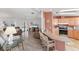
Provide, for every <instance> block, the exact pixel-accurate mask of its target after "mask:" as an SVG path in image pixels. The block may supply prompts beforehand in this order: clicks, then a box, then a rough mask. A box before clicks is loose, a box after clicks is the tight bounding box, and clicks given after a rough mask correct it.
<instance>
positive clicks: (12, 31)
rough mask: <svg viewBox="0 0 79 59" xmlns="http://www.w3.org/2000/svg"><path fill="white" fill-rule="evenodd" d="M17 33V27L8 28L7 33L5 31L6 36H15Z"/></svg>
mask: <svg viewBox="0 0 79 59" xmlns="http://www.w3.org/2000/svg"><path fill="white" fill-rule="evenodd" d="M15 33H17V32H16V29H15V27H7V28H6V31H5V34H6V35H10V34H15Z"/></svg>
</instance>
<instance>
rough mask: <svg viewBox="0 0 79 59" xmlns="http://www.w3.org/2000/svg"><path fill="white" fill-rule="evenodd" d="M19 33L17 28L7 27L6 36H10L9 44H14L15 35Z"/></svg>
mask: <svg viewBox="0 0 79 59" xmlns="http://www.w3.org/2000/svg"><path fill="white" fill-rule="evenodd" d="M15 33H17V32H16V29H15V27H7V28H6V30H5V34H6V35H7V36H8V42H9V44H12V43H13V34H15Z"/></svg>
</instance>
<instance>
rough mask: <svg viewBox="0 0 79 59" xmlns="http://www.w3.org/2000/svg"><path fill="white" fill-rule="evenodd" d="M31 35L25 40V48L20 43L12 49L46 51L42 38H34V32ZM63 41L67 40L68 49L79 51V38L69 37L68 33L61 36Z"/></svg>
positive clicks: (66, 47)
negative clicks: (42, 44)
mask: <svg viewBox="0 0 79 59" xmlns="http://www.w3.org/2000/svg"><path fill="white" fill-rule="evenodd" d="M28 36H29V37H28V38H26V39H25V40H24V42H23V45H24V50H23V49H22V46H21V44H20V46H19V47H16V48H14V49H12V51H44V49H43V48H42V46H41V42H40V39H35V38H33V34H32V33H29V35H28ZM60 37H61V39H62V40H63V41H65V50H66V51H79V40H75V39H72V38H68V37H67V36H66V35H61V36H60Z"/></svg>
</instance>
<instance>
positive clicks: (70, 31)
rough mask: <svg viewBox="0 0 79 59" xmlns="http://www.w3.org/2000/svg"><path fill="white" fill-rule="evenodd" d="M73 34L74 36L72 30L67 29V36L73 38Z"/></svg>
mask: <svg viewBox="0 0 79 59" xmlns="http://www.w3.org/2000/svg"><path fill="white" fill-rule="evenodd" d="M73 36H74V31H73V30H68V37H70V38H73Z"/></svg>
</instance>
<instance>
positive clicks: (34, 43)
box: [12, 33, 43, 51]
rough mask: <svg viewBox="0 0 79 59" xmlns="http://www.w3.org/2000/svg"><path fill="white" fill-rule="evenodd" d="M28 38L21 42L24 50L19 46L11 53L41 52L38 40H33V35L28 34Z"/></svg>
mask: <svg viewBox="0 0 79 59" xmlns="http://www.w3.org/2000/svg"><path fill="white" fill-rule="evenodd" d="M28 36H29V37H28V38H26V39H25V40H24V42H23V45H24V50H23V49H22V46H21V44H20V46H19V47H16V48H14V49H13V50H12V51H43V48H42V46H41V42H40V39H35V38H33V34H32V33H29V35H28Z"/></svg>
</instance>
